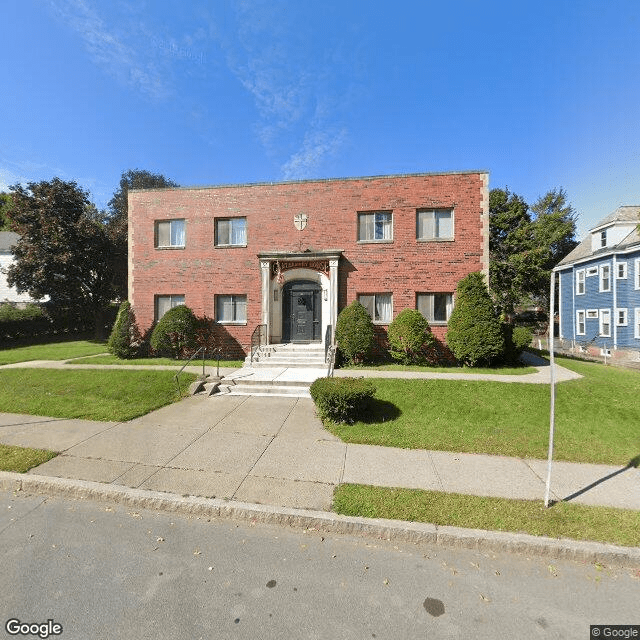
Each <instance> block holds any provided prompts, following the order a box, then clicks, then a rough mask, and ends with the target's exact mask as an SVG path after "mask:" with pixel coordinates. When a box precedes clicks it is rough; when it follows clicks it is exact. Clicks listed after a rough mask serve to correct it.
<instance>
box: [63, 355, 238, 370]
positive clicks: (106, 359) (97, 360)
mask: <svg viewBox="0 0 640 640" xmlns="http://www.w3.org/2000/svg"><path fill="white" fill-rule="evenodd" d="M185 362H186V360H174V359H173V358H133V359H131V360H123V359H122V358H118V357H117V356H112V355H101V356H95V357H93V358H79V359H77V360H74V361H73V362H69V363H68V364H69V365H74V364H120V365H128V364H133V365H155V366H159V365H170V366H174V367H178V368H179V367H181V366H182V365H183V364H184V363H185ZM217 364H218V361H217V360H210V359H206V360H205V366H207V367H215V366H216V365H217ZM243 364H244V360H220V367H221V368H222V367H233V368H234V369H239V368H240V367H242V365H243ZM191 365H193V366H195V367H197V366H198V365H200V366H202V358H200V359H198V358H194V359H193V360H192V361H191V363H190V366H191Z"/></svg>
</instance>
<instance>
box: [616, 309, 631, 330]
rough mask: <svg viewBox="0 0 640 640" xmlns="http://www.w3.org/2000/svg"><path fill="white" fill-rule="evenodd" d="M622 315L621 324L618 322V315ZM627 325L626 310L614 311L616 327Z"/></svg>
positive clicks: (627, 316) (627, 315)
mask: <svg viewBox="0 0 640 640" xmlns="http://www.w3.org/2000/svg"><path fill="white" fill-rule="evenodd" d="M621 313H624V317H623V319H622V322H620V314H621ZM628 324H629V314H628V312H627V310H626V309H623V308H618V309H616V327H626V326H627V325H628Z"/></svg>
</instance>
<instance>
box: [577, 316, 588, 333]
mask: <svg viewBox="0 0 640 640" xmlns="http://www.w3.org/2000/svg"><path fill="white" fill-rule="evenodd" d="M586 332H587V330H586V324H585V319H584V311H576V335H578V336H583V335H584V334H585V333H586Z"/></svg>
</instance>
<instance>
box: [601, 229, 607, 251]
mask: <svg viewBox="0 0 640 640" xmlns="http://www.w3.org/2000/svg"><path fill="white" fill-rule="evenodd" d="M600 246H601V247H606V246H607V230H606V229H605V230H604V231H601V232H600Z"/></svg>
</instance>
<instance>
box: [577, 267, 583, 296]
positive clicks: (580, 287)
mask: <svg viewBox="0 0 640 640" xmlns="http://www.w3.org/2000/svg"><path fill="white" fill-rule="evenodd" d="M583 294H584V269H578V270H577V271H576V295H577V296H581V295H583Z"/></svg>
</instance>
